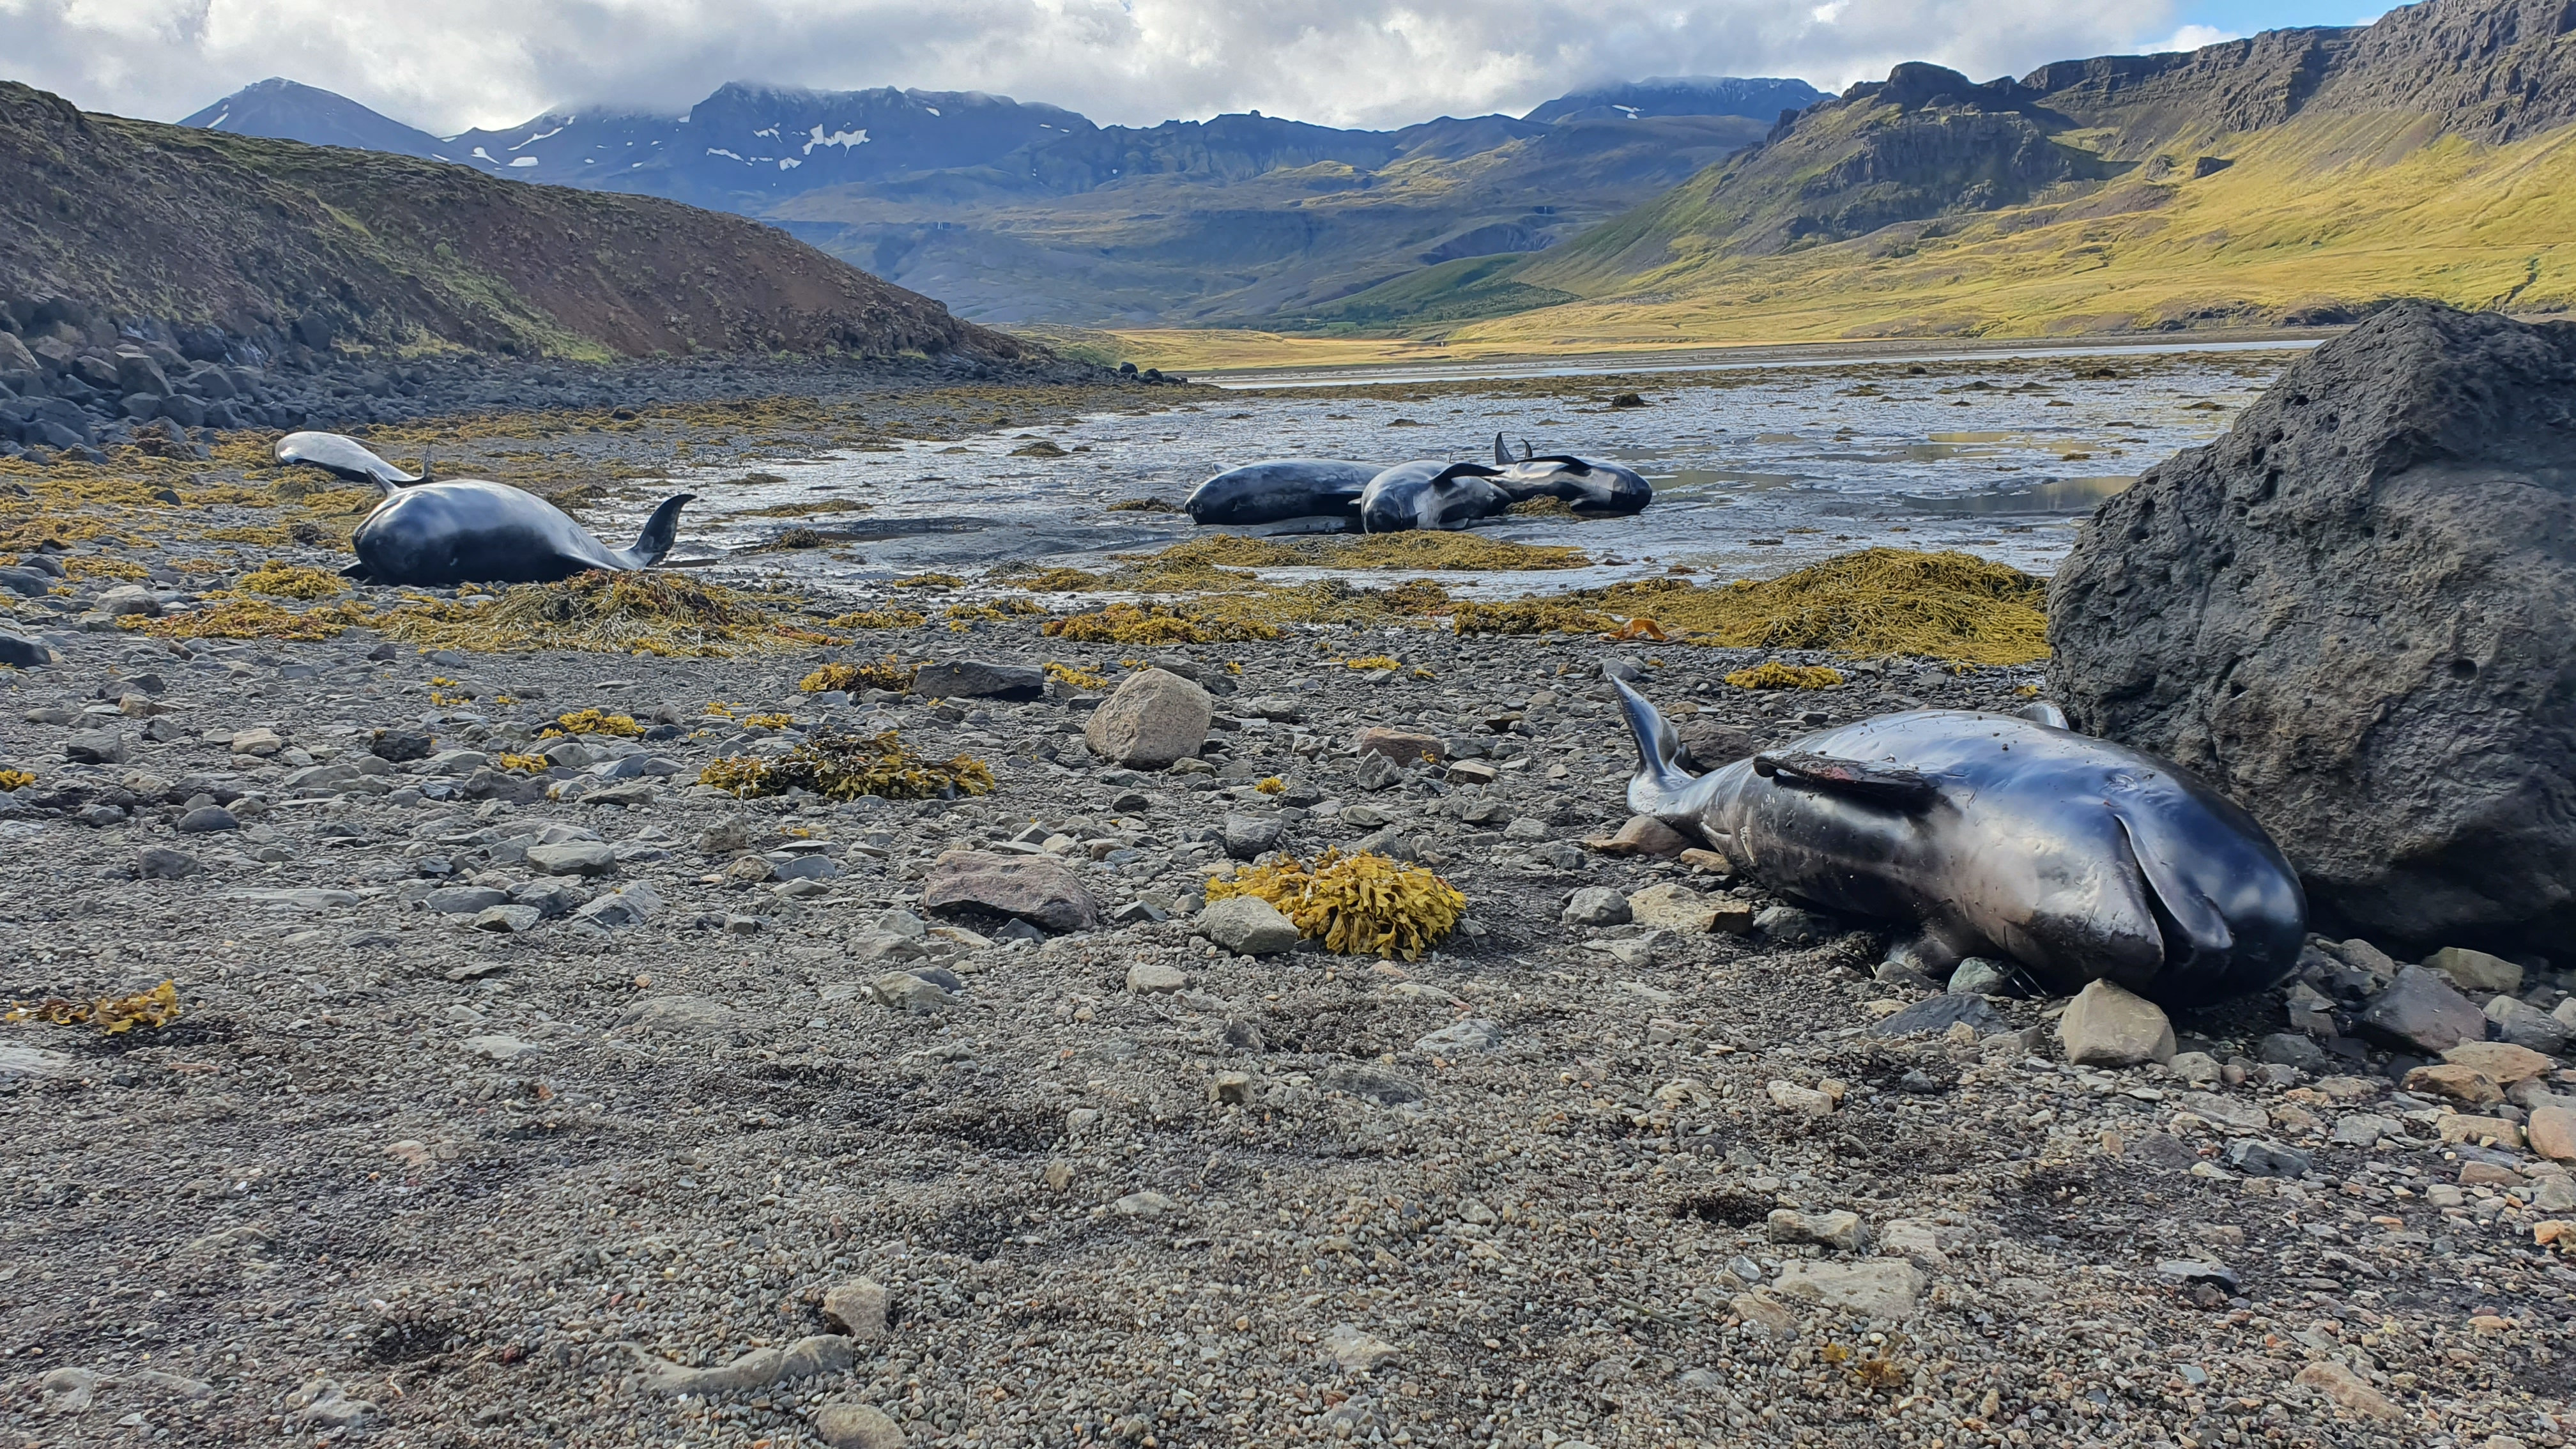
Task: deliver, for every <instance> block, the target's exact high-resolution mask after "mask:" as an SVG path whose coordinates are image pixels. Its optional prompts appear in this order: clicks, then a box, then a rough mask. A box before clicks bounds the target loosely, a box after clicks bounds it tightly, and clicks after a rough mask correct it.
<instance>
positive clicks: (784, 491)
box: [599, 349, 2296, 594]
mask: <svg viewBox="0 0 2576 1449" xmlns="http://www.w3.org/2000/svg"><path fill="white" fill-rule="evenodd" d="M2295 355H2296V354H2295V352H2294V351H2291V350H2286V349H2285V350H2273V351H2241V350H2240V351H2225V352H2219V351H2175V352H2170V353H2158V354H2153V355H2146V356H2139V355H2125V356H2117V357H2103V356H2082V355H2078V356H2063V355H2061V356H2049V357H2044V358H1996V357H1978V358H1953V359H1940V358H1927V359H1922V360H1913V361H1907V360H1890V361H1873V362H1867V363H1852V364H1848V365H1832V366H1781V367H1771V368H1760V369H1727V370H1710V371H1706V372H1699V373H1684V374H1661V375H1627V376H1620V377H1572V378H1568V377H1550V378H1526V377H1522V378H1511V377H1505V378H1494V379H1483V380H1464V381H1444V382H1441V383H1437V384H1421V383H1371V384H1368V385H1363V386H1345V387H1338V388H1328V387H1298V388H1286V389H1277V390H1264V391H1245V392H1238V393H1235V394H1233V395H1231V396H1228V397H1225V398H1221V399H1216V400H1212V401H1193V402H1190V403H1188V404H1185V405H1181V406H1176V407H1169V408H1164V409H1158V410H1153V411H1143V412H1135V413H1111V414H1101V415H1096V416H1091V417H1086V418H1083V419H1081V420H1080V421H1078V422H1075V423H1072V424H1069V425H1066V426H1062V427H1051V428H1038V429H1023V428H1014V427H1001V428H996V429H994V430H992V431H990V432H987V433H982V434H977V435H973V436H969V437H967V438H965V439H964V440H962V441H959V442H954V443H950V442H900V443H896V444H894V445H893V446H892V447H890V448H887V449H884V450H877V451H853V452H846V453H835V454H831V455H827V456H821V457H814V458H804V459H787V460H772V461H766V462H762V463H760V464H758V465H757V470H756V471H750V472H746V470H745V469H743V468H739V467H734V468H724V469H704V470H699V471H697V472H695V473H693V474H691V475H690V476H687V477H686V478H685V479H684V480H683V481H685V482H686V483H687V485H688V486H690V487H692V488H693V489H695V490H696V491H698V492H699V493H700V494H701V495H702V497H703V499H704V501H703V502H702V503H700V504H699V505H697V509H696V511H695V514H694V517H693V518H692V520H691V522H690V524H689V525H688V526H687V527H685V528H684V529H683V538H682V543H681V546H680V549H679V550H678V551H677V552H676V553H675V554H674V562H675V563H677V564H680V565H682V566H700V567H714V568H716V569H718V570H720V571H721V572H723V573H732V572H734V571H736V570H738V569H742V568H746V567H748V568H751V569H753V570H756V571H757V572H759V573H762V574H777V573H782V572H783V573H785V574H788V575H790V576H794V577H803V578H808V579H814V580H817V581H826V580H828V581H838V582H850V583H856V582H865V581H872V580H877V581H881V580H886V579H891V578H896V577H900V576H903V575H908V574H915V573H921V572H925V571H941V572H948V573H957V574H962V575H966V576H969V577H970V578H971V577H972V576H973V575H974V574H976V573H978V572H979V571H981V570H984V569H988V568H991V567H994V566H999V565H1005V564H1018V563H1028V562H1042V563H1048V564H1070V565H1074V566H1078V567H1090V568H1098V567H1101V566H1102V565H1104V564H1105V563H1107V562H1108V556H1109V555H1111V554H1115V553H1136V552H1144V551H1150V550H1153V549H1156V548H1160V547H1163V546H1165V545H1167V544H1169V543H1172V542H1174V541H1177V540H1179V539H1183V538H1187V537H1189V536H1191V535H1192V534H1193V533H1195V532H1197V531H1198V530H1195V529H1194V528H1193V527H1192V525H1191V523H1190V521H1189V519H1188V518H1187V517H1186V516H1185V515H1181V514H1177V513H1157V512H1134V511H1116V512H1113V511H1110V510H1109V508H1108V505H1110V504H1111V503H1114V502H1118V501H1121V500H1127V499H1139V498H1158V499H1161V500H1164V501H1166V502H1169V503H1174V504H1177V503H1178V502H1179V501H1180V500H1181V499H1182V498H1184V497H1186V496H1187V495H1188V493H1189V491H1190V489H1191V488H1192V487H1194V486H1196V484H1197V483H1198V482H1199V481H1200V480H1201V479H1203V478H1205V477H1207V476H1208V475H1209V474H1211V473H1215V472H1218V471H1220V470H1222V469H1225V468H1228V467H1232V466H1236V465H1238V464H1241V463H1246V462H1251V461H1253V460H1256V459H1260V458H1266V457H1280V456H1309V457H1344V458H1356V459H1363V460H1376V461H1381V462H1389V463H1392V462H1395V461H1399V460H1401V459H1404V458H1411V457H1446V458H1457V459H1486V458H1490V456H1491V449H1492V443H1493V437H1494V434H1495V433H1497V432H1500V433H1503V434H1504V435H1506V436H1507V437H1508V438H1510V439H1511V440H1512V441H1513V443H1514V445H1515V447H1517V444H1518V443H1519V442H1520V440H1522V439H1527V440H1528V441H1530V442H1531V443H1532V444H1534V445H1535V446H1536V447H1537V449H1538V450H1539V451H1540V452H1542V453H1545V452H1570V453H1575V454H1578V455H1584V456H1590V457H1597V458H1604V459H1609V460H1613V461H1616V462H1620V463H1624V464H1627V465H1628V466H1630V467H1632V468H1635V469H1637V470H1638V471H1640V472H1642V473H1644V474H1645V475H1646V476H1647V478H1648V479H1649V480H1651V481H1652V482H1653V484H1654V486H1655V490H1656V497H1655V502H1654V505H1653V506H1652V507H1650V508H1649V509H1647V510H1646V511H1645V512H1644V513H1643V514H1640V515H1638V516H1635V517H1632V518H1624V519H1605V520H1592V521H1579V520H1575V519H1570V518H1564V517H1555V518H1548V517H1537V518H1512V519H1506V520H1500V521H1497V522H1494V523H1491V524H1487V525H1483V531H1484V532H1486V533H1488V534H1489V535H1490V536H1493V537H1497V538H1505V539H1512V540H1516V541H1520V542H1526V543H1571V544H1576V545H1579V546H1581V547H1582V548H1584V549H1585V550H1586V551H1587V552H1589V553H1590V554H1591V555H1592V556H1593V558H1594V560H1595V563H1594V565H1593V566H1592V567H1590V568H1587V569H1582V570H1576V571H1556V572H1550V573H1546V574H1487V575H1453V574H1444V575H1443V581H1444V582H1446V583H1449V584H1450V585H1451V586H1452V589H1453V592H1460V593H1468V594H1476V593H1494V592H1518V591H1521V590H1525V589H1532V588H1547V589H1557V588H1566V587H1577V586H1586V585H1592V584H1598V583H1603V582H1608V581H1610V580H1613V579H1618V578H1627V577H1635V576H1638V575H1642V574H1647V573H1656V572H1661V571H1663V570H1665V569H1667V568H1670V567H1672V566H1675V565H1682V566H1687V567H1690V568H1693V569H1696V570H1699V571H1700V572H1702V573H1703V574H1713V575H1715V576H1716V577H1719V578H1742V577H1765V576H1768V575H1771V574H1775V573H1779V572H1783V571H1786V570H1788V569H1791V568H1795V567H1799V566H1802V565H1804V564H1808V563H1812V562H1815V561H1816V560H1818V559H1821V558H1824V557H1827V556H1829V555H1832V554H1836V553H1843V552H1848V551H1850V550H1853V549H1858V548H1866V547H1871V546H1876V545H1891V546H1896V547H1903V548H1916V549H1960V550H1964V551H1966V552H1969V553H1973V554H1977V555H1980V556H1982V557H1985V558H1989V559H1993V560H1995V561H1997V562H2001V563H2006V564H2010V565H2012V566H2014V567H2016V568H2020V569H2024V570H2026V571H2029V572H2031V573H2035V574H2046V573H2048V572H2050V571H2051V570H2052V569H2053V568H2054V567H2055V565H2056V563H2057V560H2058V559H2059V558H2061V557H2062V556H2063V555H2064V554H2065V552H2066V550H2067V549H2068V548H2069V547H2070V546H2071V545H2072V543H2073V541H2074V536H2075V528H2076V525H2077V524H2078V522H2079V521H2080V520H2081V519H2082V518H2083V517H2084V516H2085V515H2086V514H2088V513H2089V512H2090V511H2091V510H2092V508H2093V507H2094V505H2095V504H2097V503H2099V502H2100V501H2101V500H2102V499H2103V498H2105V497H2108V496H2110V495H2111V494H2112V493H2115V492H2117V491H2118V490H2120V489H2122V488H2125V487H2126V486H2127V485H2128V483H2129V481H2130V480H2131V479H2133V478H2134V477H2135V476H2136V475H2137V474H2138V473H2139V472H2141V471H2143V470H2144V469H2146V468H2147V467H2150V466H2152V465H2153V464H2154V463H2156V462H2158V461H2160V460H2162V459H2163V458H2165V457H2168V456H2170V455H2171V454H2172V453H2173V452H2175V451H2176V450H2177V449H2180V448H2185V447H2190V446H2193V445H2196V444H2200V443H2205V442H2207V441H2209V440H2210V439H2211V438H2213V437H2216V436H2217V435H2218V434H2219V433H2221V432H2223V431H2224V430H2225V428H2226V426H2227V423H2228V420H2229V419H2230V418H2231V417H2232V416H2233V415H2234V413H2235V412H2236V411H2237V410H2238V409H2239V408H2240V407H2242V406H2243V405H2244V404H2245V403H2247V402H2248V401H2250V400H2252V398H2253V397H2254V396H2255V395H2256V394H2258V393H2259V392H2261V391H2262V389H2263V388H2264V387H2266V386H2268V385H2269V384H2270V382H2271V380H2272V379H2273V377H2274V376H2275V375H2276V374H2277V373H2278V372H2279V370H2280V368H2281V367H2282V366H2283V365H2285V364H2286V363H2287V361H2288V360H2289V359H2290V358H2291V357H2293V356H2295ZM1631 391H1633V392H1636V393H1639V394H1641V395H1642V397H1643V399H1644V402H1645V405H1644V406H1642V407H1637V406H1631V407H1617V406H1613V405H1612V399H1613V398H1614V397H1615V396H1616V395H1617V394H1618V393H1621V392H1631ZM1058 450H1060V453H1061V455H1060V456H1052V455H1048V454H1052V453H1055V452H1057V451H1058ZM1033 453H1034V454H1038V455H1037V456H1032V455H1031V454H1033ZM651 496H654V495H653V494H651V493H647V492H644V491H641V490H637V491H633V492H631V493H630V495H629V496H628V497H627V498H626V499H624V500H622V501H621V502H620V503H619V504H617V505H616V506H615V507H614V508H613V509H611V510H602V512H601V514H600V516H599V522H600V525H601V527H602V528H603V530H604V531H605V534H606V536H610V537H617V536H621V534H622V532H623V531H626V530H629V529H631V527H632V526H633V525H634V524H635V523H637V522H640V520H641V516H642V509H643V508H644V507H645V506H647V502H648V500H649V498H650V497H651ZM818 504H821V505H860V506H857V507H848V508H846V509H842V510H836V511H818V512H812V513H802V514H798V515H792V516H782V515H781V514H780V513H779V512H777V510H778V509H779V508H780V507H781V505H818ZM756 510H771V511H770V512H767V513H760V512H756ZM630 515H631V516H630ZM798 526H802V527H809V528H813V529H815V530H817V531H818V532H820V533H822V534H823V535H824V537H825V539H826V544H825V546H824V547H821V548H807V549H798V550H793V551H765V552H762V553H759V554H756V555H749V556H745V555H742V554H741V553H740V552H739V551H740V550H743V549H747V548H750V547H753V546H756V545H758V544H760V543H763V542H765V541H768V540H771V539H774V538H776V537H777V536H778V535H779V534H781V533H782V532H784V531H785V530H787V529H789V528H792V527H798ZM1296 527H1297V525H1278V526H1274V527H1272V528H1267V529H1261V530H1252V531H1257V532H1272V531H1280V530H1281V529H1287V530H1291V531H1293V530H1294V529H1295V528H1296ZM1298 573H1299V571H1296V570H1286V571H1273V572H1272V573H1270V574H1269V575H1267V576H1271V577H1278V578H1284V579H1293V578H1295V577H1297V576H1298Z"/></svg>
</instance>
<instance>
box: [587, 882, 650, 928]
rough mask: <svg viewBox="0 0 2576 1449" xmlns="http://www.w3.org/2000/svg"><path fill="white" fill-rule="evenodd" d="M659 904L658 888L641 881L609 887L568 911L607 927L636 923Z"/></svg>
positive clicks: (633, 924) (644, 919)
mask: <svg viewBox="0 0 2576 1449" xmlns="http://www.w3.org/2000/svg"><path fill="white" fill-rule="evenodd" d="M661 908H662V895H661V892H659V891H656V890H655V889H653V887H652V886H650V885H648V884H646V883H645V882H643V881H640V880H639V881H637V882H635V883H634V884H633V885H630V886H627V887H626V888H625V889H623V890H618V891H612V892H610V893H609V894H607V895H604V896H601V897H600V898H599V899H597V900H595V901H592V902H591V903H590V904H588V905H586V906H583V907H582V908H581V909H580V910H577V911H575V912H573V913H572V918H573V919H574V920H576V921H587V922H589V923H590V924H592V925H594V926H601V927H605V928H608V929H610V930H623V929H625V928H627V927H629V926H640V925H643V924H644V923H645V922H646V921H649V920H651V919H652V918H653V913H654V912H656V911H658V910H660V909H661Z"/></svg>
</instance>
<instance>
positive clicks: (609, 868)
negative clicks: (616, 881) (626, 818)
mask: <svg viewBox="0 0 2576 1449" xmlns="http://www.w3.org/2000/svg"><path fill="white" fill-rule="evenodd" d="M528 869H530V870H533V871H535V872H537V873H538V874H540V875H577V876H603V875H611V874H614V873H615V872H616V870H617V848H616V847H615V846H613V845H609V844H608V843H606V842H605V841H598V840H567V841H565V842H564V843H562V844H561V845H532V846H529V847H528Z"/></svg>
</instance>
